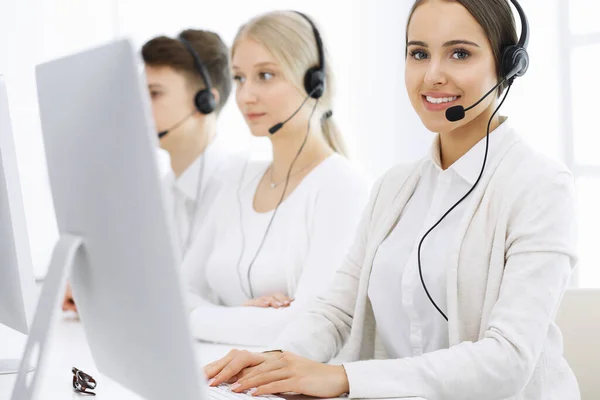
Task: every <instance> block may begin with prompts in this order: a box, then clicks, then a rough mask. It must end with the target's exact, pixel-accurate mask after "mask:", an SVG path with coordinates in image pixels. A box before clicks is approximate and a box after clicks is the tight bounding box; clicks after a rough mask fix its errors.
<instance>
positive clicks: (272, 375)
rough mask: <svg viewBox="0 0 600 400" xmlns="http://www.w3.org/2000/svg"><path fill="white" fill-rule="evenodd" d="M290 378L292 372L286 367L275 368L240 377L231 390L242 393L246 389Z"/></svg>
mask: <svg viewBox="0 0 600 400" xmlns="http://www.w3.org/2000/svg"><path fill="white" fill-rule="evenodd" d="M288 378H290V373H289V371H288V370H287V369H286V368H275V369H273V370H271V371H267V372H263V373H259V374H256V375H254V376H252V377H247V378H244V379H239V380H238V381H237V382H236V384H235V385H233V386H232V387H231V390H232V391H234V392H237V393H241V392H243V391H245V390H248V389H252V388H258V387H261V386H264V385H267V384H269V383H273V382H277V381H281V380H285V379H288Z"/></svg>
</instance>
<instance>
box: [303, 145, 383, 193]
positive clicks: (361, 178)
mask: <svg viewBox="0 0 600 400" xmlns="http://www.w3.org/2000/svg"><path fill="white" fill-rule="evenodd" d="M315 178H316V179H315V180H314V182H315V183H316V185H317V186H318V188H319V191H323V190H324V191H328V192H332V193H338V192H341V193H346V194H347V193H357V194H361V193H364V194H365V195H366V194H368V192H369V189H370V187H371V180H370V179H369V177H368V176H367V174H366V173H365V172H364V171H363V170H362V169H360V168H359V167H358V166H357V165H355V164H354V163H352V162H351V161H350V160H348V159H347V158H345V157H343V156H340V155H338V154H333V155H331V156H330V158H328V159H326V160H325V161H323V164H322V165H321V166H320V169H319V171H318V174H317V176H316V177H315Z"/></svg>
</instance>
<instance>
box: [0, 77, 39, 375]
mask: <svg viewBox="0 0 600 400" xmlns="http://www.w3.org/2000/svg"><path fill="white" fill-rule="evenodd" d="M34 297H35V282H34V278H33V270H32V263H31V252H30V247H29V238H28V235H27V226H26V222H25V210H24V206H23V199H22V194H21V185H20V183H19V170H18V167H17V157H16V153H15V143H14V138H13V133H12V126H11V120H10V112H9V108H8V95H7V92H6V85H5V82H4V79H3V77H2V76H1V75H0V324H2V325H6V326H8V327H10V328H12V329H15V330H17V331H19V332H22V333H24V334H27V333H28V332H29V324H30V323H31V319H32V316H33V308H34V306H35V298H34ZM2 353H3V348H2V342H1V341H0V374H8V373H16V372H17V370H18V368H19V360H10V359H4V358H3V354H2Z"/></svg>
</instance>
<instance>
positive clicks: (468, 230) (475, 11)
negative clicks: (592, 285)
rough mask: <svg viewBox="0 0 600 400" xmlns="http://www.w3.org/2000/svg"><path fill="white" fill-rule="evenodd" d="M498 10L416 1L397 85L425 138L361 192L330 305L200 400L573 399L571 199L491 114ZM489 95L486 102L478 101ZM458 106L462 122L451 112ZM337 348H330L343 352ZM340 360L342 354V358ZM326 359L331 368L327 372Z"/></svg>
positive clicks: (508, 52)
mask: <svg viewBox="0 0 600 400" xmlns="http://www.w3.org/2000/svg"><path fill="white" fill-rule="evenodd" d="M511 3H513V4H514V6H515V7H516V9H517V11H518V13H519V16H520V20H521V22H522V31H521V39H520V40H519V41H518V42H517V33H516V29H515V24H514V18H513V16H512V14H511V10H510V5H509V3H508V1H507V0H455V1H448V0H418V1H416V2H415V4H414V6H413V9H412V10H411V14H410V18H409V22H408V25H407V31H406V70H405V80H406V87H407V91H408V95H409V98H410V100H411V103H412V106H413V108H414V109H415V111H416V112H417V113H418V115H419V116H420V118H421V120H422V122H423V124H424V125H425V126H426V127H427V128H428V129H429V130H431V131H433V132H437V133H438V135H437V137H436V139H435V141H434V143H433V146H432V149H431V153H430V154H429V155H428V156H426V157H424V158H423V159H422V160H421V161H419V162H416V163H414V164H409V165H400V166H397V167H395V168H393V169H391V170H390V171H389V172H388V173H387V174H386V175H384V176H383V177H382V178H381V179H380V180H379V181H378V183H377V184H376V185H375V190H374V191H373V193H372V196H371V201H370V203H369V205H368V206H367V208H366V210H365V212H364V214H363V219H362V221H361V224H360V226H359V228H358V234H357V236H356V239H355V242H354V245H353V246H352V248H351V250H350V252H349V254H348V256H347V258H346V261H345V263H344V264H343V265H342V267H341V268H340V269H339V270H338V272H337V275H336V277H335V279H334V283H333V285H332V286H331V287H330V290H329V291H328V292H327V293H326V294H324V295H323V296H321V297H320V298H319V300H318V304H316V305H315V306H314V307H313V308H312V309H311V310H310V311H309V312H307V313H306V314H304V315H303V316H301V317H298V318H296V319H295V320H294V323H292V324H290V325H289V326H288V327H287V328H286V330H285V331H284V332H283V333H282V334H281V335H280V336H279V338H278V340H276V341H275V342H273V343H272V347H271V348H272V349H277V350H279V351H276V350H273V351H271V352H267V353H250V352H243V351H237V350H234V351H232V352H231V353H230V354H228V355H227V356H226V357H224V358H223V359H221V360H218V361H216V362H214V363H212V364H209V365H208V366H206V367H205V372H206V374H207V376H208V378H210V379H211V381H210V383H211V384H212V385H219V384H221V383H222V382H225V381H229V382H234V381H235V382H236V383H235V384H234V385H233V386H232V390H233V391H236V392H241V391H244V390H248V389H250V390H251V391H252V393H253V394H254V395H261V394H269V393H280V392H297V393H302V394H307V395H313V396H319V397H337V396H340V395H342V394H344V393H347V392H348V393H349V395H350V397H352V398H413V397H419V398H427V399H473V400H480V399H498V400H500V399H527V400H552V399H556V400H558V399H560V400H564V399H569V400H575V399H579V398H580V395H579V390H578V386H577V382H576V380H575V377H574V375H573V373H572V371H571V369H570V368H569V366H568V365H567V363H566V361H565V359H564V358H563V354H562V338H561V334H560V331H559V329H558V327H557V325H556V324H555V323H554V316H555V313H556V311H557V308H558V306H559V303H560V300H561V297H562V294H563V292H564V290H565V288H566V286H567V284H568V281H569V277H570V274H571V272H572V269H573V268H574V266H575V264H576V250H575V249H576V239H575V231H576V222H575V211H574V208H575V200H574V197H575V196H574V183H573V178H572V176H571V174H570V173H569V171H568V170H567V169H566V168H565V167H564V166H562V165H559V164H558V163H556V162H553V161H551V160H549V159H547V158H546V157H544V156H542V155H540V154H539V153H538V152H536V151H535V150H534V149H532V148H530V147H529V146H528V145H527V144H526V143H525V142H524V141H523V140H522V139H521V138H520V137H519V135H518V134H517V132H516V130H515V128H513V127H512V126H511V125H510V124H509V121H508V120H507V118H505V117H501V116H499V115H498V114H497V113H498V110H499V108H500V107H501V105H502V102H503V101H504V99H505V98H506V96H507V95H508V92H509V90H510V86H511V85H512V83H513V80H514V79H515V78H516V77H518V76H521V75H523V74H524V73H525V72H526V71H527V66H528V55H527V51H526V46H527V42H528V35H529V29H528V25H527V19H526V16H525V13H524V12H523V10H522V8H521V6H520V5H519V4H518V2H517V1H516V0H511ZM490 89H491V90H490ZM467 105H470V106H469V107H466V106H467ZM344 345H345V347H344ZM342 348H343V351H342ZM336 356H337V357H338V359H339V360H341V361H342V362H343V363H342V365H327V364H323V362H327V361H329V360H331V359H332V358H334V357H336Z"/></svg>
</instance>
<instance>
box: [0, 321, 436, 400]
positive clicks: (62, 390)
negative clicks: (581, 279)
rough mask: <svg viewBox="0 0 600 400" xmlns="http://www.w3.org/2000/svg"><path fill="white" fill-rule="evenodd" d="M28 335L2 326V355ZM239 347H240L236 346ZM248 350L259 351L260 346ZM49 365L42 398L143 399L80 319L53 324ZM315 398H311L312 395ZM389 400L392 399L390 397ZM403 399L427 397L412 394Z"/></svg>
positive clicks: (210, 355) (4, 381) (18, 348)
mask: <svg viewBox="0 0 600 400" xmlns="http://www.w3.org/2000/svg"><path fill="white" fill-rule="evenodd" d="M26 340H27V338H26V337H25V335H23V334H20V333H18V332H16V331H13V330H11V329H9V328H6V327H5V326H3V325H0V357H1V358H20V357H21V353H22V352H23V349H24V347H25V342H26ZM236 347H238V348H239V346H236ZM231 348H232V347H231V346H226V345H219V344H209V343H201V342H197V345H196V349H197V352H198V355H199V357H200V359H201V360H202V362H203V363H204V364H207V363H209V362H212V361H214V360H217V359H219V358H221V357H223V356H224V355H225V354H227V352H228V351H229V350H230V349H231ZM246 348H247V349H248V350H256V351H259V350H260V349H258V348H254V349H252V348H248V347H246ZM46 349H47V351H48V353H47V359H46V362H47V363H46V367H45V368H44V370H43V371H42V375H40V378H39V379H40V381H39V385H40V390H39V399H40V400H85V399H89V400H92V399H98V400H143V399H142V398H141V397H140V396H138V395H136V394H134V393H132V392H131V391H129V390H127V389H125V388H124V387H122V386H121V385H119V384H118V383H116V382H114V381H112V380H111V379H109V378H107V377H105V376H103V375H102V374H100V373H99V372H98V370H97V369H96V366H95V365H94V360H93V359H92V354H91V352H90V349H89V347H88V344H87V340H86V337H85V334H84V332H83V326H82V325H81V323H80V322H79V321H77V320H73V319H65V318H60V319H59V321H58V322H57V324H56V325H55V327H54V330H53V332H52V336H51V337H50V341H49V343H48V347H47V348H46ZM71 367H77V368H80V369H81V370H83V371H84V372H86V373H88V374H90V375H92V376H93V377H94V378H95V379H96V381H97V382H98V388H97V389H96V390H95V392H96V393H97V395H96V396H95V397H88V396H81V395H78V394H77V393H75V392H73V389H72V386H71V379H72V374H71ZM15 379H16V374H14V375H0V400H9V399H10V396H11V394H12V388H13V386H14V383H15ZM286 398H288V399H289V400H306V399H309V397H307V396H289V397H288V396H286ZM310 399H312V398H310ZM388 400H389V399H388ZM403 400H425V399H421V398H416V397H411V398H410V399H407V398H404V399H403Z"/></svg>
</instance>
